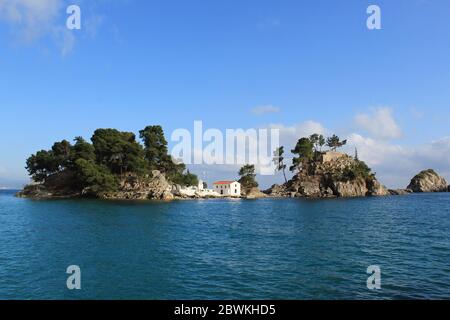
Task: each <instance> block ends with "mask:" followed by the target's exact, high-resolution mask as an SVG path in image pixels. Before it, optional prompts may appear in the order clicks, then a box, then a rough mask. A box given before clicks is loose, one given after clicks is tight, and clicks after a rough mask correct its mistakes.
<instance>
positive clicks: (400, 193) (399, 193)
mask: <svg viewBox="0 0 450 320" xmlns="http://www.w3.org/2000/svg"><path fill="white" fill-rule="evenodd" d="M389 193H390V194H391V195H392V196H404V195H407V194H411V193H413V191H412V190H411V189H389Z"/></svg>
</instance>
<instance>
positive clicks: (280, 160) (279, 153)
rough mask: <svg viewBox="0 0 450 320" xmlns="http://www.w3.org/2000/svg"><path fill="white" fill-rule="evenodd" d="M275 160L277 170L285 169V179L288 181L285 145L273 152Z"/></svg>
mask: <svg viewBox="0 0 450 320" xmlns="http://www.w3.org/2000/svg"><path fill="white" fill-rule="evenodd" d="M273 162H274V164H275V168H276V170H277V171H283V175H284V181H285V182H286V183H287V178H286V164H285V163H284V147H283V146H281V147H279V148H277V149H276V150H275V151H274V153H273Z"/></svg>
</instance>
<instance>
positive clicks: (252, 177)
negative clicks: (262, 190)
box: [238, 164, 258, 190]
mask: <svg viewBox="0 0 450 320" xmlns="http://www.w3.org/2000/svg"><path fill="white" fill-rule="evenodd" d="M239 176H240V179H239V181H238V182H239V183H240V184H241V186H242V189H243V190H251V189H252V188H257V187H258V182H256V173H255V165H253V164H247V165H245V166H243V167H242V168H241V169H240V170H239Z"/></svg>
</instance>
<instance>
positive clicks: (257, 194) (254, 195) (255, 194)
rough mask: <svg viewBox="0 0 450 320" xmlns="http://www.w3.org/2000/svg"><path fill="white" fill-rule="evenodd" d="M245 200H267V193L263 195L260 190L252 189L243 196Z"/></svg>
mask: <svg viewBox="0 0 450 320" xmlns="http://www.w3.org/2000/svg"><path fill="white" fill-rule="evenodd" d="M242 197H243V198H245V199H259V198H265V197H267V195H266V194H265V193H262V192H261V190H259V188H251V189H249V190H247V191H246V192H245V195H243V196H242Z"/></svg>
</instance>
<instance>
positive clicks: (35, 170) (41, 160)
mask: <svg viewBox="0 0 450 320" xmlns="http://www.w3.org/2000/svg"><path fill="white" fill-rule="evenodd" d="M26 169H27V171H28V173H29V174H30V176H31V177H32V178H33V180H34V181H36V182H44V181H45V179H46V178H47V177H48V176H49V175H51V174H54V173H56V172H58V171H59V163H58V161H57V159H56V158H55V156H54V155H53V151H46V150H41V151H38V152H37V153H36V154H35V155H31V156H30V157H29V158H28V159H27V166H26Z"/></svg>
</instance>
